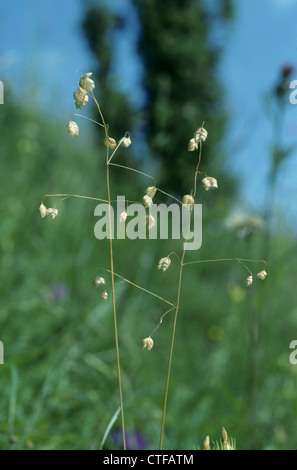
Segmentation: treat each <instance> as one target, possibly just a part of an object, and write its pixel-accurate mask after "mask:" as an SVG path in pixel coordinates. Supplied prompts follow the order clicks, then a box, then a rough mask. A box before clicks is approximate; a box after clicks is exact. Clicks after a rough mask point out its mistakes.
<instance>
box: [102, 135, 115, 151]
mask: <svg viewBox="0 0 297 470" xmlns="http://www.w3.org/2000/svg"><path fill="white" fill-rule="evenodd" d="M104 145H105V147H110V148H111V149H115V148H116V146H117V142H116V140H115V139H113V138H112V137H105V139H104Z"/></svg>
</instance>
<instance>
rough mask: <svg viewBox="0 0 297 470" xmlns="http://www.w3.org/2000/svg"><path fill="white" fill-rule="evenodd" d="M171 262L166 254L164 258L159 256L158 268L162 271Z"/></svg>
mask: <svg viewBox="0 0 297 470" xmlns="http://www.w3.org/2000/svg"><path fill="white" fill-rule="evenodd" d="M170 264H171V259H170V258H169V257H168V256H165V258H161V259H160V261H159V264H158V269H162V271H166V270H167V269H168V268H169V266H170Z"/></svg>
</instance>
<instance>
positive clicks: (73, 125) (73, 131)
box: [66, 120, 79, 137]
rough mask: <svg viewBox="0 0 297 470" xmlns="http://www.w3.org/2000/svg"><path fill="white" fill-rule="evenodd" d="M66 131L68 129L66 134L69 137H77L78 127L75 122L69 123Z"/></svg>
mask: <svg viewBox="0 0 297 470" xmlns="http://www.w3.org/2000/svg"><path fill="white" fill-rule="evenodd" d="M66 127H67V129H68V132H69V134H70V135H71V137H77V136H78V134H79V127H78V125H77V124H76V122H74V121H71V120H70V121H69V122H68V124H67V126H66Z"/></svg>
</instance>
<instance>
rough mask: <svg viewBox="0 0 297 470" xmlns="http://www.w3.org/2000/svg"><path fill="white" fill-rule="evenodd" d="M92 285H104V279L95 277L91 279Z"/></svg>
mask: <svg viewBox="0 0 297 470" xmlns="http://www.w3.org/2000/svg"><path fill="white" fill-rule="evenodd" d="M93 284H94V286H95V287H98V286H102V285H105V279H104V277H100V276H96V277H95V278H94V279H93Z"/></svg>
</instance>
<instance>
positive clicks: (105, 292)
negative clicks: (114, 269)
mask: <svg viewBox="0 0 297 470" xmlns="http://www.w3.org/2000/svg"><path fill="white" fill-rule="evenodd" d="M100 297H101V299H102V300H107V297H108V293H107V291H106V290H105V291H104V292H102V294H101V295H100Z"/></svg>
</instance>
